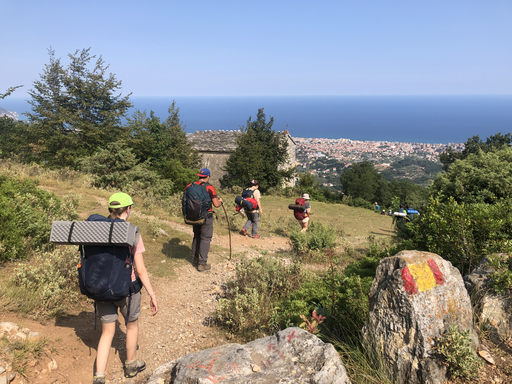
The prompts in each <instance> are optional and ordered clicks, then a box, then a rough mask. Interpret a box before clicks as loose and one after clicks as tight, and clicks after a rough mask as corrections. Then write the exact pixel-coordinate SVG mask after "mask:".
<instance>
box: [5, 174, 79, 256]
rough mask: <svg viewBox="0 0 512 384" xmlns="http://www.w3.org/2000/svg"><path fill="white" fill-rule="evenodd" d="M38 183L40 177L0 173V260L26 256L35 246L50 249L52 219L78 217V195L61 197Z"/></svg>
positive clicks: (35, 248)
mask: <svg viewBox="0 0 512 384" xmlns="http://www.w3.org/2000/svg"><path fill="white" fill-rule="evenodd" d="M38 185H39V182H38V181H37V180H30V179H25V180H20V179H17V178H13V177H9V176H6V175H0V222H1V223H2V231H1V232H0V261H8V260H15V259H23V258H27V257H28V256H29V255H30V253H31V252H32V251H34V250H46V249H49V247H50V244H49V243H48V240H49V237H50V231H51V225H52V222H53V221H54V220H75V219H76V218H77V214H76V207H77V206H78V200H77V196H67V197H65V198H64V199H63V200H62V201H61V200H60V199H58V198H57V197H56V196H55V195H54V194H52V193H49V192H46V191H44V190H42V189H40V188H38Z"/></svg>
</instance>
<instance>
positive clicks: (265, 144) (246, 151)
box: [220, 108, 294, 190]
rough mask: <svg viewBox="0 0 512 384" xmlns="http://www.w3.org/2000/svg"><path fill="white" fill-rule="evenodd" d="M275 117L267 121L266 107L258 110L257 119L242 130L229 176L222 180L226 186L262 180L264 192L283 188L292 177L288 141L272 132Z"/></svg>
mask: <svg viewBox="0 0 512 384" xmlns="http://www.w3.org/2000/svg"><path fill="white" fill-rule="evenodd" d="M273 124H274V118H273V117H270V120H269V121H268V122H267V121H266V116H265V113H264V112H263V108H261V109H259V110H258V114H257V116H256V120H255V121H252V120H251V117H249V119H248V120H247V126H245V127H244V126H242V127H240V129H241V132H242V133H241V134H240V135H239V136H238V137H237V139H236V143H237V148H236V150H235V151H234V152H233V153H231V155H230V157H229V158H228V160H227V162H226V166H225V167H224V170H225V171H226V172H227V175H225V176H223V177H222V178H221V180H220V182H221V184H222V185H223V186H226V187H230V186H242V187H245V186H247V185H249V184H250V182H251V180H254V179H256V180H259V181H260V187H261V189H262V190H266V189H268V188H270V187H280V186H281V185H282V184H283V182H284V181H285V180H288V179H290V178H291V177H292V174H293V172H294V169H293V168H291V167H287V162H288V159H289V156H288V141H287V140H286V139H283V137H282V135H281V134H280V133H279V132H276V131H274V130H273V129H272V125H273Z"/></svg>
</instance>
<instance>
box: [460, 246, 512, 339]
mask: <svg viewBox="0 0 512 384" xmlns="http://www.w3.org/2000/svg"><path fill="white" fill-rule="evenodd" d="M493 256H494V257H502V258H504V259H508V258H509V257H510V255H508V254H506V253H499V254H495V255H493ZM494 272H495V270H494V268H493V267H491V266H490V265H489V260H488V259H487V257H484V258H483V259H482V261H481V262H480V264H478V266H477V267H476V268H475V269H473V270H472V271H471V273H470V274H469V275H467V276H464V282H465V284H466V289H467V290H468V293H469V296H470V297H471V301H472V302H473V308H474V309H475V314H476V316H477V318H478V319H479V321H480V323H481V324H485V326H486V327H487V329H489V330H490V331H491V333H490V336H491V339H492V340H493V341H494V342H495V343H497V344H499V343H500V342H501V341H503V340H507V339H509V338H510V337H511V336H512V295H511V294H510V292H505V293H503V294H497V293H496V292H494V290H493V289H492V287H491V286H490V284H491V275H492V274H493V273H494Z"/></svg>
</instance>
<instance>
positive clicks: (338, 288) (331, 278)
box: [275, 252, 384, 338]
mask: <svg viewBox="0 0 512 384" xmlns="http://www.w3.org/2000/svg"><path fill="white" fill-rule="evenodd" d="M383 253H384V252H382V253H381V254H383ZM379 261H380V257H379V256H375V255H370V256H365V257H363V258H362V259H361V260H358V261H355V262H352V263H351V264H349V265H348V266H347V267H346V268H345V269H344V270H341V269H340V268H339V267H338V266H336V265H335V264H331V267H330V270H329V271H327V272H325V273H323V274H321V275H319V276H316V275H315V276H310V277H309V278H308V280H307V281H305V282H304V283H303V284H302V287H301V288H300V289H299V290H297V291H295V292H293V293H291V294H290V295H288V296H287V297H286V298H285V299H284V300H283V301H282V303H281V304H280V305H279V308H280V310H279V313H278V314H276V315H275V318H276V319H277V320H278V322H279V324H280V325H281V326H282V327H285V326H289V325H298V324H300V323H301V317H300V316H301V315H305V316H309V315H311V313H312V312H313V310H315V309H316V310H317V311H318V310H321V309H324V310H325V311H326V312H325V313H326V314H327V315H328V316H327V320H326V322H325V323H323V324H322V327H323V328H325V329H328V330H329V333H330V334H331V335H332V334H335V335H337V336H338V337H341V335H342V334H343V335H345V336H346V335H347V332H346V331H343V332H341V329H340V322H341V323H342V324H343V325H344V327H345V328H350V329H352V330H353V331H354V332H353V333H352V334H351V337H355V338H357V337H358V330H360V329H361V328H362V326H363V325H364V322H365V321H366V317H367V315H368V293H369V292H370V287H371V285H372V282H373V279H374V277H375V272H376V270H377V266H378V264H379ZM334 262H335V260H334ZM345 336H343V337H345Z"/></svg>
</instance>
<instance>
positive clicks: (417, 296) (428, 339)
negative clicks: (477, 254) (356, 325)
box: [363, 251, 478, 383]
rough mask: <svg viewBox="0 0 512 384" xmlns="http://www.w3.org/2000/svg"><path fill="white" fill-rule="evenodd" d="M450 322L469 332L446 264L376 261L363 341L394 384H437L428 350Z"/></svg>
mask: <svg viewBox="0 0 512 384" xmlns="http://www.w3.org/2000/svg"><path fill="white" fill-rule="evenodd" d="M454 323H455V324H458V325H459V327H460V328H462V329H472V309H471V303H470V300H469V296H468V294H467V292H466V289H465V287H464V283H463V281H462V277H461V275H460V273H459V271H458V270H457V269H456V268H454V267H453V266H452V265H451V263H450V262H448V261H446V260H444V259H442V258H441V257H439V256H438V255H436V254H433V253H428V252H417V251H403V252H400V253H398V254H397V255H395V256H394V257H389V258H386V259H383V260H381V262H380V264H379V267H378V268H377V273H376V276H375V280H374V281H373V284H372V288H371V290H370V311H369V316H368V321H367V322H366V324H365V326H364V328H363V338H364V340H365V343H366V344H367V345H371V346H373V348H374V349H376V350H377V351H378V352H380V353H381V355H382V360H383V362H384V363H385V365H386V366H387V368H388V370H389V372H390V373H391V374H392V375H393V376H394V378H395V379H396V380H398V381H399V382H400V383H440V382H443V381H444V376H445V369H444V367H442V366H439V365H438V364H437V362H436V360H435V359H433V356H432V346H433V345H434V343H435V340H436V338H438V337H439V336H441V335H442V334H443V332H445V331H446V330H447V329H448V327H449V326H450V325H452V324H454ZM473 334H474V337H473V338H474V341H475V344H477V343H478V339H477V338H476V334H475V333H474V332H473ZM475 346H476V345H475Z"/></svg>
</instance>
